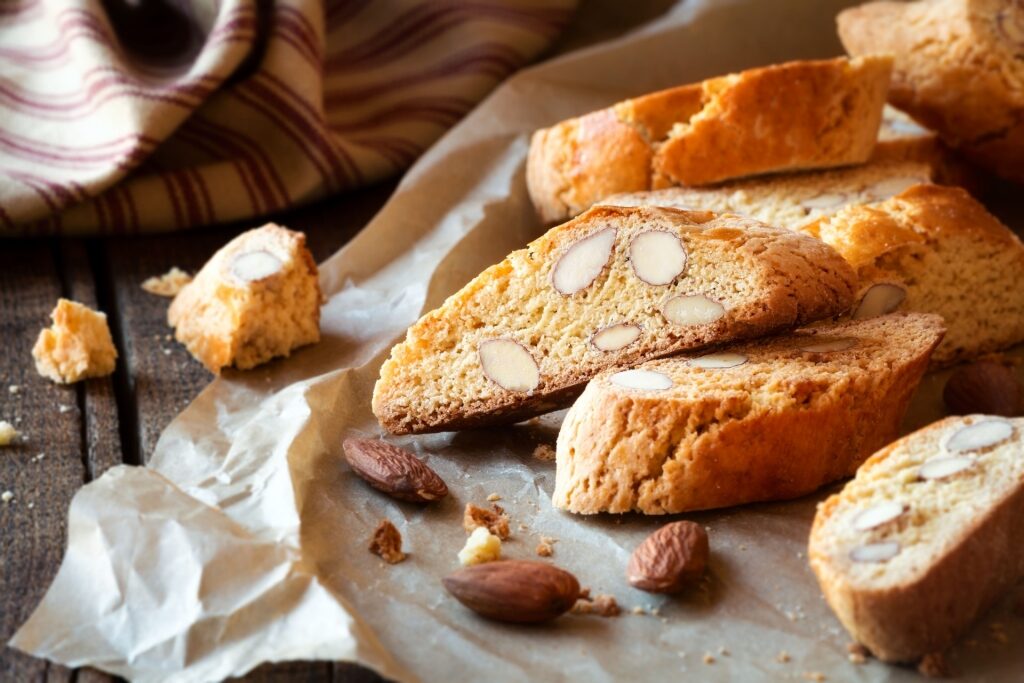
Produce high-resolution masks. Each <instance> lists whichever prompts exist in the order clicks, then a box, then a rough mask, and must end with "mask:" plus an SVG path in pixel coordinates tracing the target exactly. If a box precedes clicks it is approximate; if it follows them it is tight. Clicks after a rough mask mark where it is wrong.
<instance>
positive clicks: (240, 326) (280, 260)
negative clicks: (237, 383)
mask: <svg viewBox="0 0 1024 683" xmlns="http://www.w3.org/2000/svg"><path fill="white" fill-rule="evenodd" d="M167 321H168V323H169V324H170V325H171V326H172V327H174V328H175V337H177V339H178V341H179V342H181V343H182V344H185V346H187V347H188V350H189V352H190V353H191V354H192V355H193V356H195V357H196V358H197V359H198V360H199V361H201V362H202V363H203V365H205V366H206V368H207V369H208V370H209V371H210V372H214V373H219V372H220V370H221V368H224V367H227V366H234V367H236V368H239V369H242V370H245V369H248V368H252V367H255V366H257V365H259V364H261V363H265V362H267V361H269V360H270V359H272V358H274V357H276V356H287V355H289V354H290V353H291V352H292V350H294V349H296V348H298V347H300V346H304V345H306V344H313V343H315V342H317V341H319V340H320V283H319V278H318V275H317V268H316V263H315V262H314V261H313V256H312V255H311V254H310V253H309V250H308V249H306V236H305V235H303V234H302V233H301V232H293V231H291V230H287V229H285V228H282V227H280V226H278V225H274V224H273V223H268V224H267V225H264V226H263V227H261V228H256V229H254V230H249V231H248V232H244V233H242V234H241V235H239V236H238V237H236V238H235V239H233V240H231V241H230V242H228V243H227V244H226V245H224V246H223V247H222V248H221V249H220V251H218V252H217V253H216V254H214V255H213V256H212V257H211V258H210V260H209V261H207V263H206V265H205V266H203V268H202V270H200V271H199V273H198V274H197V275H196V277H195V279H194V280H192V282H190V283H189V284H187V285H185V287H184V288H182V290H181V291H180V292H179V293H178V295H177V296H176V297H175V298H174V301H172V302H171V307H170V309H169V310H168V312H167Z"/></svg>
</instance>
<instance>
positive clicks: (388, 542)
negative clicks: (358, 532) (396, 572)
mask: <svg viewBox="0 0 1024 683" xmlns="http://www.w3.org/2000/svg"><path fill="white" fill-rule="evenodd" d="M370 552H371V553H373V554H374V555H379V556H380V558H381V559H382V560H384V561H385V562H387V563H388V564H398V563H399V562H401V561H402V560H404V559H405V553H403V552H402V534H400V533H399V532H398V529H396V528H395V525H394V524H392V523H391V522H389V521H388V520H386V519H385V520H383V521H381V523H380V524H378V525H377V529H376V530H375V531H374V532H373V538H372V539H371V540H370Z"/></svg>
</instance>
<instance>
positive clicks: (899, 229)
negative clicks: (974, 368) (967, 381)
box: [804, 185, 1024, 367]
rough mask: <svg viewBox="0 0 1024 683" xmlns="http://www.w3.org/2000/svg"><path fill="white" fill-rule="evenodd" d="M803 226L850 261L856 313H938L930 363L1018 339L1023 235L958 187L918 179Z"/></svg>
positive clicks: (1022, 325) (1022, 333)
mask: <svg viewBox="0 0 1024 683" xmlns="http://www.w3.org/2000/svg"><path fill="white" fill-rule="evenodd" d="M804 230H805V231H806V232H807V233H808V234H811V235H814V236H816V237H818V238H820V239H822V240H824V241H825V242H827V243H828V244H830V245H832V246H833V247H834V248H835V249H836V251H838V252H839V253H840V254H842V255H843V257H844V258H845V259H846V260H847V261H849V263H850V265H851V266H853V268H854V269H855V270H856V271H857V276H858V279H859V284H858V293H857V300H858V304H857V307H856V308H855V309H854V316H855V317H865V316H870V315H877V314H882V313H887V312H890V311H894V310H901V311H924V312H929V313H938V314H939V315H941V316H942V317H943V318H945V320H946V326H947V328H948V331H947V333H946V338H945V339H944V340H943V342H942V344H941V345H940V346H939V348H938V349H936V351H935V353H934V354H933V355H932V363H933V366H934V367H942V366H946V365H950V364H952V363H956V362H959V361H962V360H967V359H971V358H976V357H978V356H980V355H983V354H985V353H989V352H992V351H999V350H1002V349H1006V348H1008V347H1010V346H1013V345H1015V344H1018V343H1020V342H1022V341H1024V294H1022V292H1021V288H1020V278H1021V273H1024V245H1022V244H1021V241H1020V239H1019V238H1018V237H1017V236H1016V235H1014V234H1013V232H1011V231H1010V230H1009V229H1008V228H1007V227H1006V226H1004V225H1003V224H1002V223H1000V222H999V220H998V219H997V218H996V217H995V216H993V215H992V214H990V213H989V212H988V211H986V210H985V207H983V206H982V205H981V204H979V203H978V202H977V201H975V200H974V199H972V198H971V196H970V195H968V194H967V193H966V192H964V191H963V190H962V189H960V188H955V187H943V186H939V185H918V186H915V187H912V188H910V189H908V190H906V191H905V192H903V193H901V194H899V195H897V196H895V197H893V198H892V199H889V200H886V201H884V202H880V203H878V204H874V205H871V206H850V207H847V208H845V209H842V210H840V211H839V212H837V213H836V214H834V215H832V216H830V217H827V218H823V219H821V220H819V221H817V222H815V223H813V224H811V225H809V226H806V227H805V228H804Z"/></svg>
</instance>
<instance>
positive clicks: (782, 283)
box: [373, 206, 853, 433]
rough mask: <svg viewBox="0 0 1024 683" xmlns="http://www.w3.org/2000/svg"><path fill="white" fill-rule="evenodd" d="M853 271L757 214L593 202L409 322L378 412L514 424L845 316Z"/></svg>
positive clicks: (446, 422)
mask: <svg viewBox="0 0 1024 683" xmlns="http://www.w3.org/2000/svg"><path fill="white" fill-rule="evenodd" d="M852 278H853V273H852V271H851V270H850V268H849V266H848V265H847V264H846V262H845V261H843V259H842V258H841V257H839V255H838V254H836V253H835V252H834V251H833V250H832V249H831V247H829V246H827V245H825V244H824V243H822V242H820V241H819V240H816V239H814V238H812V237H808V236H806V235H802V234H799V233H794V232H790V231H787V230H782V229H779V228H771V227H768V226H766V225H764V224H762V223H759V222H757V221H754V220H752V219H748V218H741V217H739V216H733V215H722V216H720V215H716V214H713V213H710V212H694V211H681V210H676V209H660V208H626V207H609V206H597V207H594V208H593V209H591V210H590V211H587V212H586V213H584V214H583V215H581V216H579V217H577V218H576V219H574V220H572V221H570V222H568V223H566V224H564V225H561V226H558V227H556V228H553V229H551V230H549V231H548V232H547V234H545V235H544V236H542V237H540V238H539V239H537V240H535V241H534V242H532V243H530V244H529V245H528V246H527V247H526V248H525V249H521V250H519V251H516V252H513V253H512V254H510V255H509V256H508V258H507V259H505V260H504V261H502V262H501V263H499V264H497V265H494V266H492V267H490V268H488V269H487V270H485V271H484V272H483V273H481V274H480V275H479V276H477V277H476V278H474V279H473V280H472V281H471V282H469V283H468V284H467V285H466V286H465V287H463V288H462V289H461V290H460V291H458V292H456V293H455V294H453V295H452V296H451V297H449V298H448V300H447V301H445V302H444V304H443V305H442V306H441V307H440V308H438V309H436V310H434V311H431V312H429V313H427V314H426V315H424V316H423V317H422V318H421V319H420V320H419V321H418V322H417V323H416V324H414V325H413V326H412V327H410V328H409V331H408V333H407V335H406V338H405V341H403V342H401V343H400V344H398V345H397V346H395V347H394V349H392V351H391V357H390V358H389V359H388V360H387V361H386V362H385V363H384V365H383V366H382V367H381V374H380V379H379V380H378V381H377V385H376V386H375V387H374V394H373V411H374V414H375V415H376V416H377V418H378V420H379V421H380V423H381V425H383V426H384V427H385V428H386V429H388V430H389V431H391V432H393V433H414V432H429V431H442V430H446V429H457V428H464V427H470V426H478V425H483V424H493V423H500V422H515V421H516V420H518V419H524V418H526V417H529V416H531V415H537V414H540V413H543V412H547V411H550V410H554V409H557V408H561V407H564V406H565V405H567V404H568V403H569V402H570V401H571V400H572V398H573V397H574V396H575V395H576V394H577V393H578V392H579V390H580V389H581V387H582V384H583V383H585V382H586V381H587V380H589V379H590V378H591V377H593V376H594V375H595V374H597V373H598V372H600V371H601V370H604V369H606V368H609V367H618V366H623V365H630V364H635V363H639V362H642V361H644V360H647V359H649V358H654V357H657V356H662V355H666V354H669V353H673V352H677V351H682V350H686V349H694V348H700V347H703V346H707V345H709V344H716V343H722V342H725V341H730V340H734V339H744V338H749V337H757V336H761V335H764V334H769V333H772V332H775V331H779V330H784V329H787V328H791V327H794V326H796V325H801V324H804V323H807V322H810V321H813V320H819V319H822V318H826V317H830V316H833V315H836V314H838V313H841V312H844V311H846V310H847V309H848V308H849V306H850V303H851V302H852V282H853V279H852Z"/></svg>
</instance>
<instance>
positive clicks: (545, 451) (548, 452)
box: [533, 443, 555, 462]
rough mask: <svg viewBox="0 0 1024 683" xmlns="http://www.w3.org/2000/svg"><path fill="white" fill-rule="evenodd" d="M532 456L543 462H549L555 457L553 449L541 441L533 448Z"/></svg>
mask: <svg viewBox="0 0 1024 683" xmlns="http://www.w3.org/2000/svg"><path fill="white" fill-rule="evenodd" d="M533 457H535V458H536V459H537V460H543V461H544V462H551V461H552V460H554V459H555V449H554V448H552V447H551V446H549V445H547V444H546V443H542V444H541V445H539V446H537V447H536V448H534V449H533Z"/></svg>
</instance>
